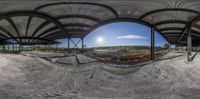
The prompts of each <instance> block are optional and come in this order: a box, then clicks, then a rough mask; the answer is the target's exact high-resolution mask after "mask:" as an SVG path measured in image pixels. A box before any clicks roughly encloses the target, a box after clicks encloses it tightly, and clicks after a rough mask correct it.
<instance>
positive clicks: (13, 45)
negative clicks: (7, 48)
mask: <svg viewBox="0 0 200 99" xmlns="http://www.w3.org/2000/svg"><path fill="white" fill-rule="evenodd" d="M12 47H13V52H14V51H15V44H14V43H13V44H12Z"/></svg>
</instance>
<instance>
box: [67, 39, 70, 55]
mask: <svg viewBox="0 0 200 99" xmlns="http://www.w3.org/2000/svg"><path fill="white" fill-rule="evenodd" d="M67 41H68V47H67V51H68V53H70V38H68V39H67Z"/></svg>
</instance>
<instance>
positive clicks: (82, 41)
mask: <svg viewBox="0 0 200 99" xmlns="http://www.w3.org/2000/svg"><path fill="white" fill-rule="evenodd" d="M81 52H82V53H84V38H81Z"/></svg>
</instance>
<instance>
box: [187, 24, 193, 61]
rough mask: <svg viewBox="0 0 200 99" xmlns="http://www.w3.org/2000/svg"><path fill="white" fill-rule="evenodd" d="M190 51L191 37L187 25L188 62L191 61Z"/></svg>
mask: <svg viewBox="0 0 200 99" xmlns="http://www.w3.org/2000/svg"><path fill="white" fill-rule="evenodd" d="M191 53H192V37H191V31H190V27H187V60H188V62H190V61H191V58H190V56H191Z"/></svg>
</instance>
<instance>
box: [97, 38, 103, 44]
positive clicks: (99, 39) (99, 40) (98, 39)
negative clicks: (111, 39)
mask: <svg viewBox="0 0 200 99" xmlns="http://www.w3.org/2000/svg"><path fill="white" fill-rule="evenodd" d="M96 41H97V43H103V42H104V39H103V37H97V39H96Z"/></svg>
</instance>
